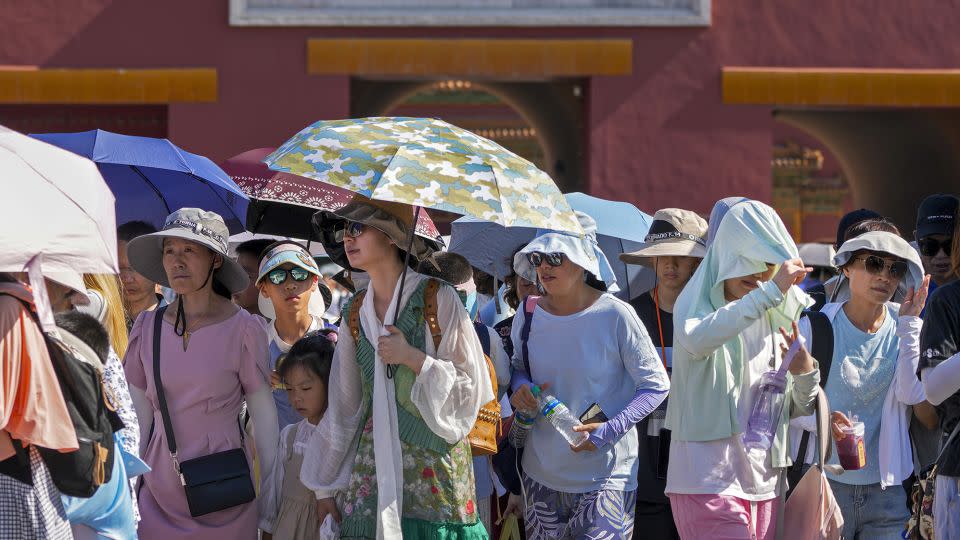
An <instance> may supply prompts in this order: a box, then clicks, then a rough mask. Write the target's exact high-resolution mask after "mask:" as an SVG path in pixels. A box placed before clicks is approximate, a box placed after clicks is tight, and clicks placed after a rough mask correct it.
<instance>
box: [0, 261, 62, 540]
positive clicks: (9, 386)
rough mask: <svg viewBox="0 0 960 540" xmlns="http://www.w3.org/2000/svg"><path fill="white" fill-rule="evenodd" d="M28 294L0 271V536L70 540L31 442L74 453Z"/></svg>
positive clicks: (56, 495)
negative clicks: (1, 367) (0, 367)
mask: <svg viewBox="0 0 960 540" xmlns="http://www.w3.org/2000/svg"><path fill="white" fill-rule="evenodd" d="M32 306H33V293H32V292H31V291H30V289H29V288H27V287H26V286H24V285H23V284H21V283H20V282H18V281H17V280H16V279H14V278H13V277H12V276H11V275H9V274H0V366H3V370H2V375H0V538H45V539H67V538H73V534H72V533H71V532H70V523H69V522H68V521H67V516H66V512H65V511H64V509H63V503H62V502H61V499H60V491H59V490H58V489H57V488H56V486H54V484H53V480H52V479H51V477H50V472H49V470H48V469H47V466H46V465H45V464H44V462H43V460H42V459H41V458H40V454H39V453H38V451H37V449H36V447H35V446H34V445H39V446H42V447H44V448H49V449H54V450H59V451H61V452H70V451H73V450H77V448H78V446H79V445H78V443H77V435H76V432H75V430H74V428H73V424H72V423H71V422H70V413H69V412H68V411H67V405H66V402H65V401H64V399H63V394H62V393H61V390H60V384H59V383H58V381H57V376H56V373H55V372H54V369H53V366H52V364H51V361H50V356H49V353H48V352H47V346H46V342H45V341H44V337H43V333H42V331H41V329H40V327H39V326H38V325H37V323H36V321H35V318H34V315H33V314H32V313H31V311H33V308H32Z"/></svg>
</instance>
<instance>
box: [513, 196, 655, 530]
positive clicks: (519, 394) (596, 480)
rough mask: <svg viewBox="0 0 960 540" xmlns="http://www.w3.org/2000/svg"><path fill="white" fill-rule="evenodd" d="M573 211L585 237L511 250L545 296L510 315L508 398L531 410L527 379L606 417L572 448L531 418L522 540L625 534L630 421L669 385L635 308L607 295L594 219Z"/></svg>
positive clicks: (554, 238)
mask: <svg viewBox="0 0 960 540" xmlns="http://www.w3.org/2000/svg"><path fill="white" fill-rule="evenodd" d="M578 217H579V218H580V223H581V225H582V226H583V228H584V230H585V231H586V235H585V236H579V235H572V234H566V233H559V232H546V233H544V234H541V235H539V236H538V237H537V238H535V239H534V240H533V241H532V242H531V243H530V244H528V245H527V246H526V247H524V248H523V249H521V250H520V251H519V252H518V253H517V254H516V255H515V256H514V260H513V267H514V270H515V271H516V272H517V275H519V276H522V277H524V278H525V279H527V280H529V281H534V282H537V283H539V284H540V286H541V287H542V288H543V289H544V290H545V291H546V293H547V295H546V296H542V297H540V298H539V299H537V300H535V302H536V305H535V306H534V307H533V310H532V313H530V314H528V313H527V311H529V309H524V310H522V312H520V313H519V314H518V315H517V316H516V317H515V318H514V322H513V331H512V335H513V342H514V344H515V347H514V356H513V377H512V378H513V381H512V384H511V386H512V387H513V389H514V393H513V396H512V399H511V402H512V403H513V405H514V408H516V409H522V410H536V409H537V408H538V407H537V401H536V400H535V399H534V397H533V395H532V394H531V391H530V386H531V384H537V385H540V386H542V387H545V393H547V394H551V395H554V396H556V398H557V399H558V400H560V401H562V402H563V403H564V404H566V406H567V407H568V408H569V410H570V412H571V413H572V414H573V415H574V416H578V417H579V416H581V415H582V414H584V413H585V412H587V411H588V410H589V409H590V408H591V405H593V404H597V405H599V407H600V409H601V410H602V411H603V413H604V415H605V416H607V417H608V418H609V420H607V421H605V422H603V421H596V420H595V421H590V423H587V424H585V425H583V426H578V427H577V428H575V429H576V430H578V431H581V432H584V433H588V434H589V436H588V437H586V438H585V439H584V440H583V442H581V443H579V444H577V445H576V446H571V445H570V444H568V443H567V442H566V439H564V438H563V437H562V436H561V435H560V433H559V432H558V431H557V430H556V429H555V428H554V427H553V426H552V425H551V424H550V423H549V421H548V420H547V419H546V418H544V417H542V416H539V415H538V416H539V417H538V418H537V419H536V421H535V422H534V425H533V428H532V429H531V431H530V433H529V435H527V437H526V442H525V450H524V453H523V478H522V484H523V488H524V493H525V498H526V511H525V515H524V523H525V527H526V530H527V537H528V538H630V536H631V534H632V531H633V517H634V506H635V501H636V490H637V452H638V450H637V432H636V430H635V429H633V428H634V426H635V425H636V424H637V422H639V421H640V420H642V419H643V418H644V417H646V416H647V415H648V414H650V412H651V411H653V410H654V409H656V408H657V406H658V405H659V404H660V403H661V402H662V401H663V400H664V398H665V397H666V395H667V391H668V390H669V389H670V382H669V380H668V379H667V373H666V370H665V369H664V366H663V364H662V363H661V361H660V359H659V357H658V356H657V353H656V352H655V351H654V349H653V344H652V343H651V342H650V337H649V336H648V335H647V331H646V330H645V329H644V326H643V323H641V322H640V319H639V318H638V317H637V314H636V312H634V310H633V308H632V307H630V304H628V303H626V302H624V301H622V300H619V299H618V298H616V297H615V296H613V295H612V294H610V293H609V292H608V291H610V290H611V289H613V288H614V287H615V283H616V278H615V277H614V273H613V270H612V269H611V267H610V264H609V262H608V261H607V259H606V257H605V256H604V254H603V252H602V251H601V250H600V248H599V246H598V245H597V242H596V237H595V231H596V224H595V223H594V221H593V219H591V218H590V217H589V216H587V215H585V214H580V213H578ZM531 303H533V302H531ZM525 304H526V302H525ZM528 318H529V336H528V337H527V339H526V345H527V346H526V350H527V352H528V357H527V358H526V360H528V362H526V361H525V359H524V353H523V351H524V347H523V346H522V344H523V341H524V330H523V329H524V327H525V325H526V323H527V321H528ZM528 367H529V371H528ZM547 387H548V388H547Z"/></svg>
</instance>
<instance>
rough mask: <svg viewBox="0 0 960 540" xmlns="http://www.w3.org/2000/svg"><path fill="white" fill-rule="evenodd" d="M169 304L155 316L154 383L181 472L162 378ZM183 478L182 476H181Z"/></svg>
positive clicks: (167, 433)
mask: <svg viewBox="0 0 960 540" xmlns="http://www.w3.org/2000/svg"><path fill="white" fill-rule="evenodd" d="M166 311H167V306H162V307H159V308H157V310H156V312H155V313H156V314H155V315H154V317H153V384H154V386H155V387H156V390H157V402H159V404H160V417H161V418H162V419H163V431H164V433H166V435H167V449H168V450H170V457H171V458H173V464H174V466H176V468H177V472H178V473H179V472H180V461H179V460H178V459H177V437H176V436H175V435H174V434H173V423H172V422H171V421H170V411H169V410H168V409H167V396H166V393H165V392H164V391H163V380H162V379H161V378H160V332H161V330H162V329H163V314H164V313H166ZM181 480H182V478H181Z"/></svg>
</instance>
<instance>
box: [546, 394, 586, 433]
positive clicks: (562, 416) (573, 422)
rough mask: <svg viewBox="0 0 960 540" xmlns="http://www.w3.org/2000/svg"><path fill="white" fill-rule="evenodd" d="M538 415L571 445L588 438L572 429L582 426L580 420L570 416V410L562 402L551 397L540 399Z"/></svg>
mask: <svg viewBox="0 0 960 540" xmlns="http://www.w3.org/2000/svg"><path fill="white" fill-rule="evenodd" d="M540 413H541V414H542V415H543V417H544V418H546V419H547V421H548V422H550V423H551V424H552V425H553V427H554V428H556V430H557V431H559V432H560V435H563V438H564V439H566V440H567V442H568V443H570V444H572V445H578V444H580V443H582V442H583V441H585V440H586V439H587V438H588V437H589V436H590V435H588V434H587V433H584V432H579V431H574V430H573V428H574V427H576V426H579V425H582V424H581V423H580V420H578V419H577V417H575V416H573V415H572V414H570V409H568V408H567V406H566V405H564V404H563V402H562V401H560V400H559V399H557V398H555V397H553V396H551V395H542V396H541V397H540Z"/></svg>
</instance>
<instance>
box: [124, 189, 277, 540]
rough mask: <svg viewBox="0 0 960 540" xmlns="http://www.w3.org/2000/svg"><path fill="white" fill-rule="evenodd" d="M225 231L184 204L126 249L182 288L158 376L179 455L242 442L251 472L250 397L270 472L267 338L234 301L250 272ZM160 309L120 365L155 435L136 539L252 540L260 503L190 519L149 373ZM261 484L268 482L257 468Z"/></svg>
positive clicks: (272, 413) (169, 319) (146, 451)
mask: <svg viewBox="0 0 960 540" xmlns="http://www.w3.org/2000/svg"><path fill="white" fill-rule="evenodd" d="M228 234H229V232H228V230H227V227H226V225H225V224H224V222H223V219H222V218H221V217H220V216H219V215H217V214H215V213H213V212H205V211H202V210H200V209H197V208H183V209H181V210H178V211H176V212H174V213H173V214H171V215H170V216H169V217H167V220H166V224H165V225H164V227H163V230H161V231H159V232H157V233H153V234H148V235H145V236H140V237H138V238H135V239H133V240H132V241H130V243H129V245H128V247H127V253H128V257H129V259H130V263H131V265H132V266H133V268H134V269H135V270H136V271H137V272H139V273H140V274H142V275H144V276H146V277H147V278H149V279H150V280H151V281H154V282H157V283H160V284H162V285H164V286H167V287H170V288H171V289H173V290H174V291H175V292H176V293H177V299H176V301H174V302H173V303H172V304H171V305H170V306H169V308H168V309H166V310H165V312H164V314H163V322H162V323H161V329H160V340H161V341H160V372H161V378H162V384H163V390H164V394H165V396H166V402H167V409H168V410H169V413H170V423H171V424H172V428H173V433H174V435H175V439H176V444H177V457H178V459H179V461H180V462H181V463H182V462H184V461H187V460H190V459H193V458H200V457H204V456H208V455H211V454H215V453H218V452H223V451H228V450H233V449H236V448H243V450H244V453H245V454H246V457H247V461H248V463H251V466H250V470H253V467H252V456H253V452H252V448H250V445H249V441H245V440H244V439H243V435H242V432H241V429H240V426H239V423H238V415H239V413H240V408H241V404H242V403H243V401H244V400H246V402H247V409H248V411H249V412H250V416H251V418H252V419H253V423H254V426H255V430H254V431H255V434H256V436H255V438H256V441H255V442H256V449H257V455H258V456H259V461H260V470H261V471H270V470H272V467H273V460H274V458H275V456H276V451H277V444H278V443H277V441H278V438H279V429H278V427H277V411H276V407H275V406H274V403H273V397H272V395H271V392H270V386H269V383H268V381H269V371H268V368H267V357H268V354H267V336H266V331H265V329H264V324H263V322H262V320H261V319H260V318H259V317H256V316H254V315H251V314H249V313H247V312H246V311H245V310H242V309H240V308H237V307H236V306H235V305H234V304H233V303H232V302H231V301H230V296H231V293H233V292H237V291H240V290H243V289H244V288H245V287H246V286H247V282H248V278H247V275H246V273H245V272H244V271H243V269H242V268H241V267H240V265H239V264H238V263H237V262H236V261H234V260H233V259H231V258H230V257H228V256H227V238H228ZM157 313H158V312H155V311H145V312H143V313H142V314H140V316H139V317H138V318H137V321H136V322H135V323H134V326H133V330H132V331H131V332H130V344H129V347H128V349H127V354H126V357H125V361H124V364H125V366H124V368H125V371H126V375H127V381H128V382H129V384H130V391H131V395H132V397H133V400H134V405H135V406H136V409H137V416H138V418H139V420H140V424H141V425H140V430H141V433H143V434H144V435H146V434H150V436H149V437H146V436H144V437H143V438H142V439H141V440H142V442H141V446H145V447H144V448H142V449H141V450H142V451H141V456H143V458H144V461H146V462H147V464H148V465H150V467H151V469H152V470H151V471H150V472H148V473H146V474H145V475H144V476H143V480H142V487H141V489H140V499H139V505H140V513H141V521H140V528H139V535H140V538H144V539H152V538H157V539H161V540H171V539H173V538H177V539H182V538H195V539H198V540H199V539H206V538H249V539H254V538H256V537H257V520H258V515H257V505H256V504H255V502H249V503H245V504H242V505H239V506H234V507H232V508H227V509H225V510H220V511H217V512H213V513H210V514H207V515H203V516H200V517H192V516H191V513H190V510H189V508H188V506H187V500H186V495H185V492H184V486H183V485H182V483H181V480H180V477H179V476H178V474H177V470H176V468H175V465H174V461H173V459H172V457H171V455H170V452H169V450H168V446H167V438H166V435H165V430H164V425H163V421H162V416H161V413H160V410H159V401H158V394H157V381H156V380H154V375H153V373H154V370H153V361H154V358H153V341H154V335H153V334H154V321H155V316H156V315H157ZM261 481H264V482H268V481H269V479H268V478H263V475H262V473H261Z"/></svg>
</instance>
